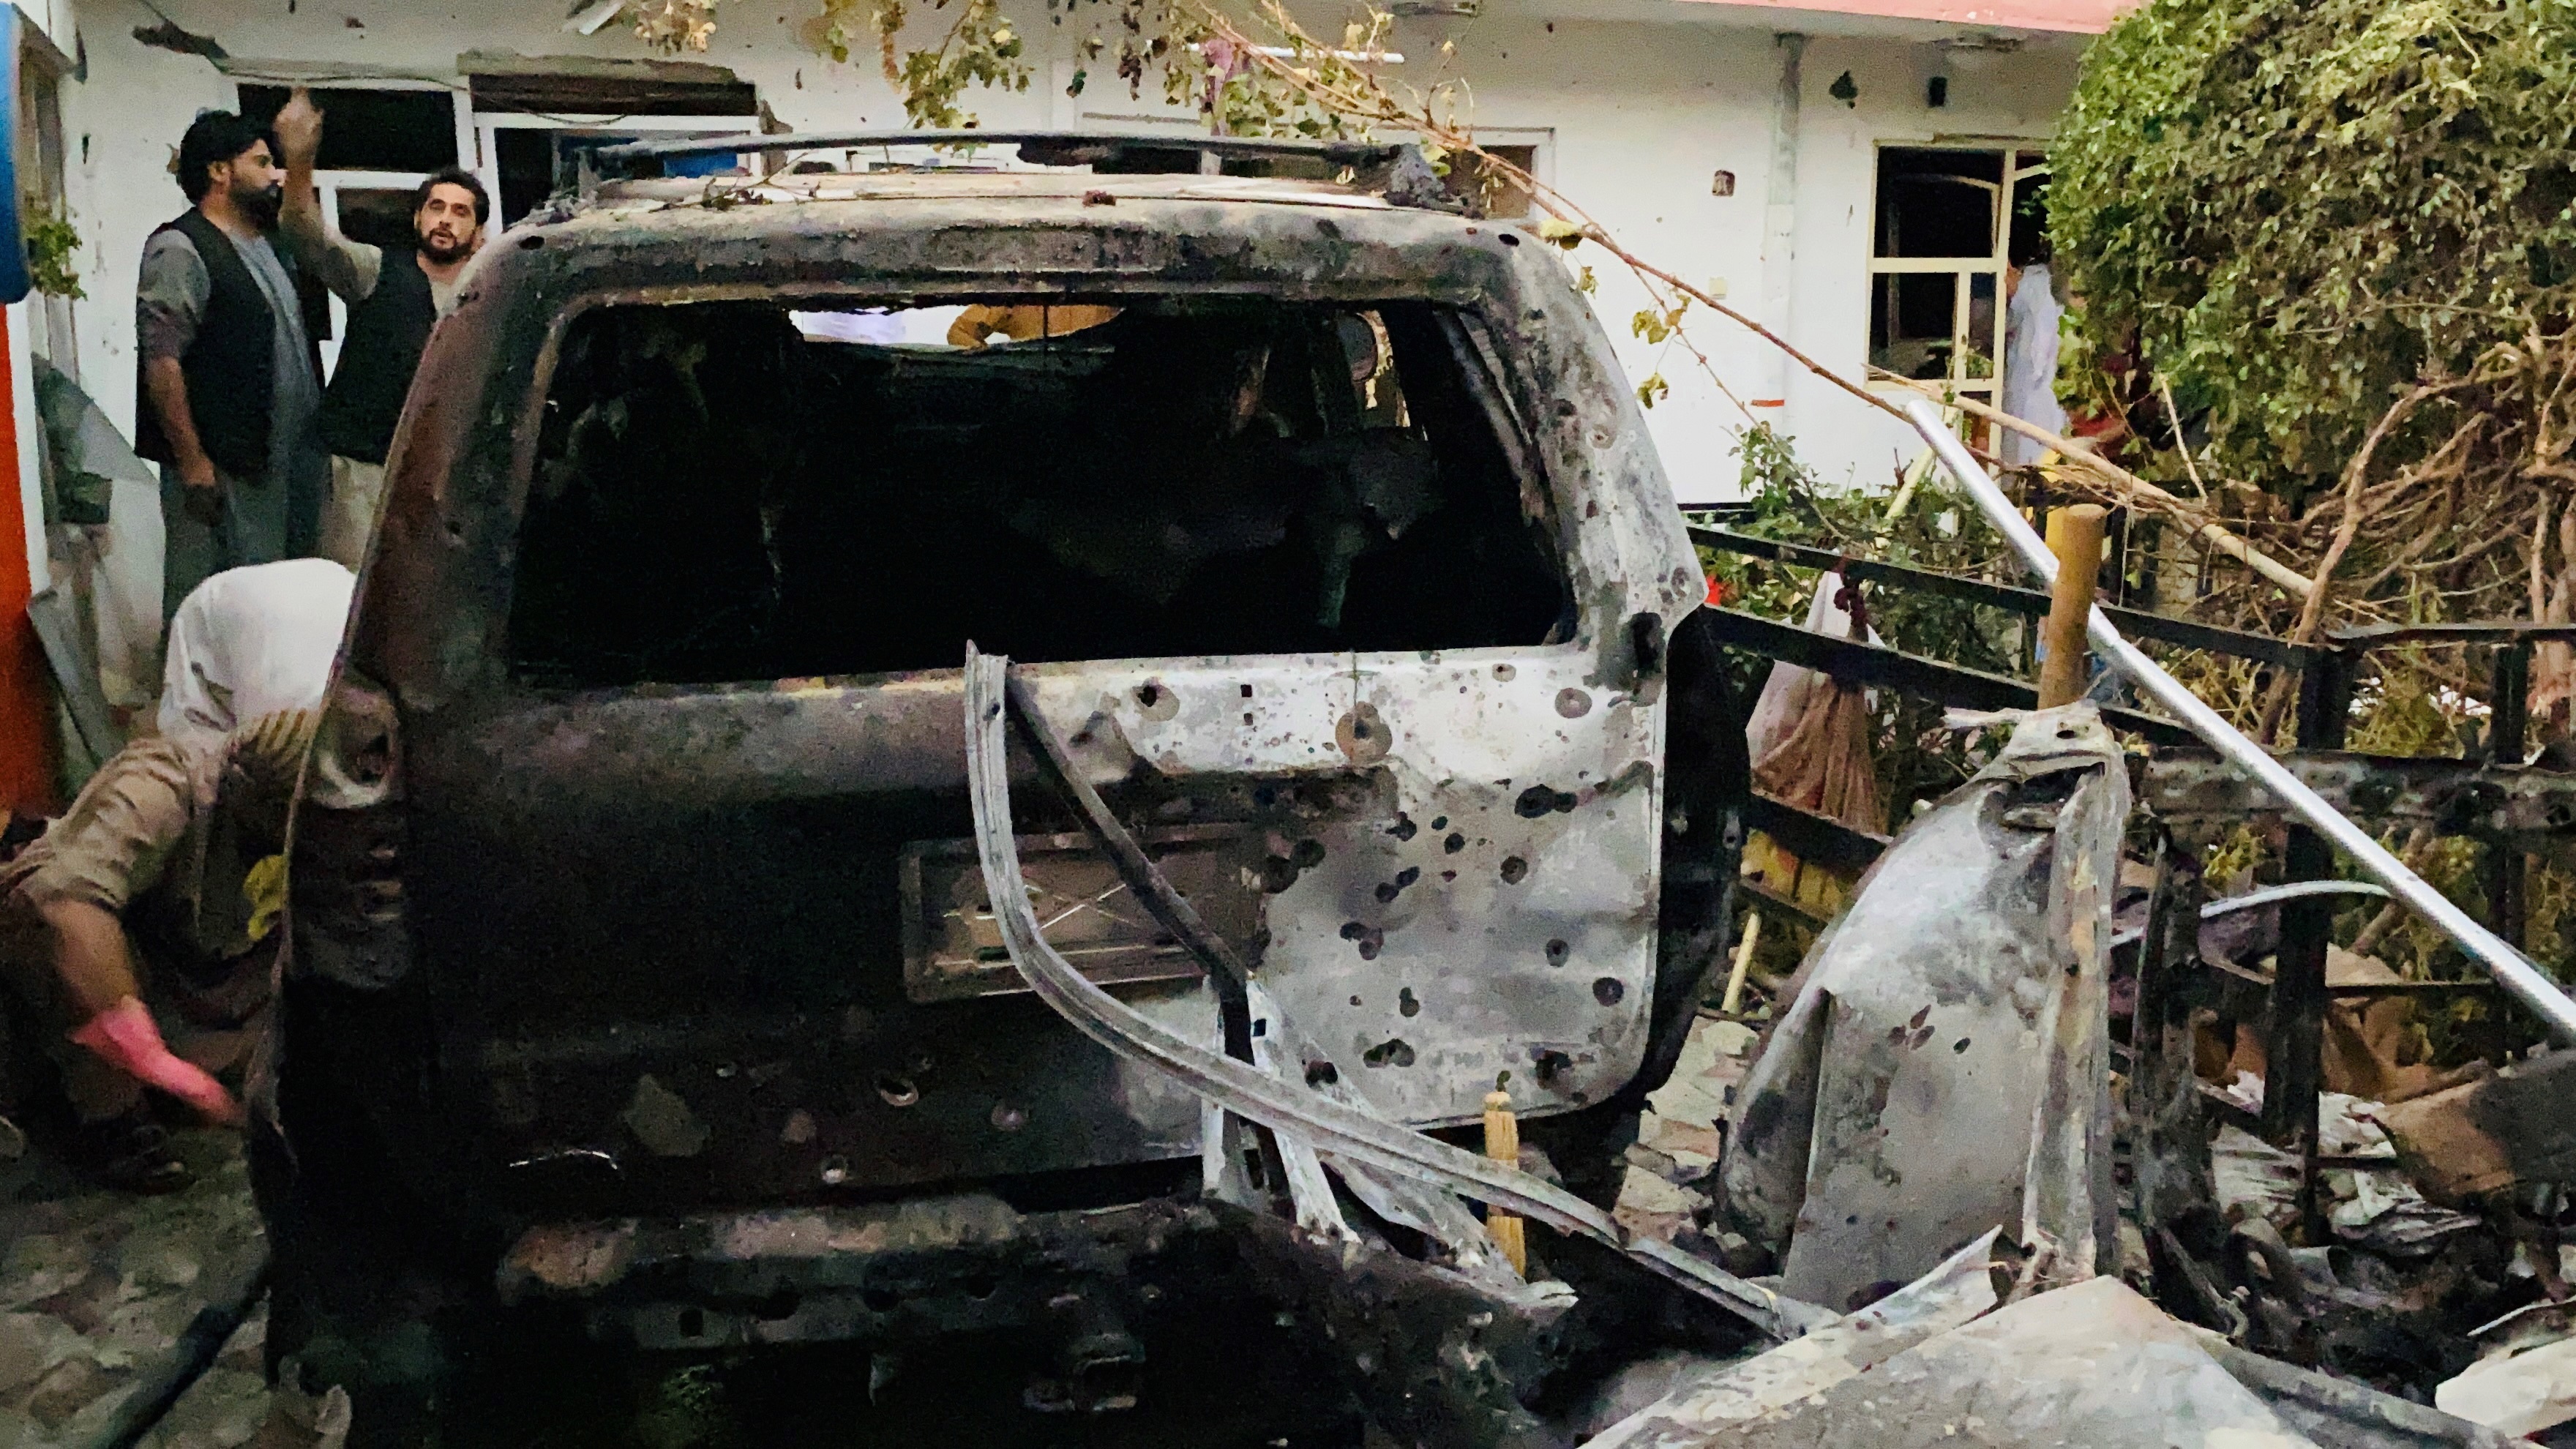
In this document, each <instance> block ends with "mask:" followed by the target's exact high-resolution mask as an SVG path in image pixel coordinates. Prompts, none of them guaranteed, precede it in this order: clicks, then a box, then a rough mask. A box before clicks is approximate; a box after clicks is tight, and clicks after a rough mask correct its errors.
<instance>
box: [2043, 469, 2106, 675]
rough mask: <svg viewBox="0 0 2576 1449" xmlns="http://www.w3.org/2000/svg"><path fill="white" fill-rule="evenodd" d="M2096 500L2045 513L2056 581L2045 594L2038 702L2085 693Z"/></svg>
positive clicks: (2096, 567) (2097, 570) (2095, 567)
mask: <svg viewBox="0 0 2576 1449" xmlns="http://www.w3.org/2000/svg"><path fill="white" fill-rule="evenodd" d="M2107 516H2108V515H2107V513H2106V511H2105V510H2104V509H2103V507H2102V505H2101V504H2098V503H2077V504H2072V505H2070V506H2068V507H2065V508H2059V509H2055V510H2052V511H2051V512H2050V513H2049V515H2048V551H2049V552H2050V553H2053V554H2055V555H2057V587H2056V588H2055V589H2054V590H2053V591H2052V592H2051V593H2050V595H2049V600H2048V622H2047V623H2045V624H2043V625H2041V626H2040V639H2041V640H2042V641H2043V642H2044V643H2045V644H2046V645H2047V646H2048V655H2047V657H2046V658H2044V659H2042V660H2041V661H2040V664H2039V707H2040V708H2041V709H2055V708H2056V707H2057V706H2059V705H2061V704H2073V703H2074V702H2075V701H2077V700H2079V699H2082V698H2083V697H2084V622H2085V618H2086V616H2087V614H2088V613H2089V612H2090V611H2091V609H2092V607H2093V586H2094V580H2095V579H2096V578H2097V577H2098V576H2099V575H2100V574H2101V572H2102V522H2103V519H2104V518H2105V517H2107Z"/></svg>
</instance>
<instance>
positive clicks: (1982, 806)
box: [1719, 704, 2128, 1307]
mask: <svg viewBox="0 0 2576 1449" xmlns="http://www.w3.org/2000/svg"><path fill="white" fill-rule="evenodd" d="M2120 760H2121V757H2120V751H2119V746H2118V744H2117V742H2116V741H2115V740H2114V739H2113V738H2112V736H2111V733H2110V731H2109V730H2108V729H2107V728H2105V727H2104V726H2103V724H2102V722H2101V719H2100V716H2099V714H2098V713H2097V712H2096V711H2095V709H2094V708H2093V706H2091V705H2089V704H2075V705H2069V706H2066V707H2065V708H2062V709H2057V710H2046V711H2040V712H2037V713H2034V714H2031V715H2028V716H2025V717H2024V718H2023V719H2022V720H2021V721H2020V722H2019V724H2018V726H2017V727H2016V728H2015V730H2014V732H2013V737H2012V739H2011V741H2010V742H2009V743H2007V744H2006V745H2005V747H2004V749H2003V751H2002V752H2001V753H2000V754H1999V755H1998V756H1997V757H1996V759H1995V761H1994V763H1993V764H1991V765H1989V766H1987V767H1986V769H1985V770H1983V771H1981V772H1980V773H1979V774H1978V775H1977V776H1976V778H1974V779H1973V780H1971V781H1970V782H1969V783H1968V784H1966V785H1964V786H1962V787H1961V788H1960V789H1958V790H1957V791H1954V792H1953V793H1952V794H1951V795H1950V796H1949V797H1948V798H1947V799H1945V800H1943V801H1942V802H1941V803H1940V804H1939V805H1937V806H1935V807H1934V808H1933V809H1932V810H1930V811H1928V812H1927V813H1925V814H1923V815H1921V816H1918V817H1917V818H1916V819H1915V820H1914V821H1913V822H1912V823H1911V824H1909V825H1908V826H1907V827H1906V829H1905V830H1904V832H1903V833H1901V834H1900V835H1898V836H1897V838H1896V840H1895V843H1894V844H1892V845H1891V846H1890V847H1889V848H1888V851H1887V853H1886V854H1885V855H1883V856H1881V857H1880V859H1879V862H1878V864H1877V865H1876V866H1874V867H1873V868H1872V869H1871V871H1870V873H1869V874H1868V875H1866V876H1864V877H1863V878H1862V880H1861V883H1860V885H1859V888H1858V890H1857V891H1856V892H1855V894H1854V896H1853V899H1852V902H1851V904H1850V906H1849V907H1848V908H1847V909H1846V910H1845V912H1844V913H1843V916H1842V918H1841V919H1840V920H1839V921H1838V922H1837V923H1836V924H1835V925H1834V926H1833V927H1831V928H1830V929H1829V930H1828V931H1827V932H1826V934H1825V935H1824V936H1823V937H1822V938H1820V939H1819V940H1818V941H1817V943H1816V945H1815V947H1814V949H1813V950H1812V951H1811V952H1810V953H1809V956H1808V960H1807V963H1806V964H1805V965H1804V966H1803V967H1801V968H1800V973H1799V975H1800V980H1801V985H1800V988H1799V990H1798V993H1797V996H1796V999H1795V1001H1794V1002H1793V1003H1792V1004H1791V1006H1790V1007H1789V1008H1788V1010H1787V1011H1786V1012H1785V1013H1784V1014H1783V1015H1782V1017H1781V1019H1780V1022H1779V1024H1778V1025H1777V1026H1776V1027H1774V1028H1773V1030H1772V1033H1771V1036H1770V1038H1769V1040H1768V1041H1767V1042H1766V1043H1765V1045H1764V1049H1763V1052H1762V1055H1761V1056H1760V1057H1759V1058H1758V1059H1757V1060H1756V1061H1755V1063H1754V1065H1753V1067H1752V1070H1751V1071H1750V1072H1749V1073H1748V1075H1747V1077H1746V1079H1745V1082H1744V1084H1743V1087H1742V1089H1741V1091H1740V1093H1739V1100H1740V1101H1741V1102H1742V1103H1743V1104H1744V1105H1743V1107H1742V1109H1741V1112H1740V1113H1739V1116H1738V1119H1737V1121H1738V1127H1737V1132H1736V1136H1735V1138H1734V1139H1733V1140H1732V1141H1730V1142H1729V1144H1728V1152H1727V1155H1726V1157H1725V1159H1724V1160H1723V1161H1722V1162H1721V1164H1720V1168H1719V1172H1720V1181H1721V1185H1722V1188H1723V1193H1724V1201H1723V1212H1724V1213H1725V1215H1726V1216H1727V1218H1728V1219H1730V1220H1731V1221H1732V1222H1733V1223H1734V1224H1735V1225H1736V1226H1737V1227H1738V1229H1739V1230H1740V1231H1743V1232H1744V1233H1746V1235H1747V1236H1749V1237H1752V1238H1754V1239H1755V1241H1757V1242H1763V1243H1767V1244H1769V1245H1771V1246H1772V1247H1773V1249H1774V1250H1775V1251H1778V1252H1780V1253H1781V1255H1782V1261H1783V1274H1782V1286H1783V1287H1784V1288H1785V1289H1786V1290H1787V1291H1788V1292H1790V1293H1791V1294H1793V1295H1795V1296H1797V1297H1800V1298H1803V1299H1806V1300H1808V1301H1811V1302H1818V1303H1823V1304H1826V1305H1827V1306H1829V1307H1831V1306H1837V1305H1844V1304H1850V1303H1854V1302H1863V1301H1867V1299H1868V1298H1869V1297H1871V1296H1875V1294H1877V1293H1880V1292H1884V1291H1885V1289H1886V1288H1887V1287H1890V1286H1894V1285H1896V1284H1902V1283H1906V1282H1909V1281H1911V1280H1913V1279H1914V1278H1916V1277H1919V1276H1920V1275H1922V1274H1923V1273H1924V1272H1926V1271H1928V1270H1929V1269H1930V1268H1932V1267H1933V1266H1934V1265H1935V1264H1936V1263H1938V1262H1939V1261H1940V1260H1941V1258H1942V1256H1943V1255H1944V1254H1945V1253H1946V1252H1948V1251H1949V1250H1950V1249H1951V1247H1952V1246H1953V1245H1955V1244H1957V1243H1958V1242H1960V1241H1962V1240H1963V1239H1966V1238H1968V1237H1971V1236H1973V1235H1974V1234H1976V1233H1978V1232H1981V1231H1983V1230H1985V1229H1987V1228H1990V1227H1993V1226H1995V1225H1997V1224H2003V1225H2005V1227H2006V1230H2007V1231H2008V1232H2009V1233H2011V1234H2012V1235H2013V1236H2014V1237H2015V1239H2016V1240H2017V1241H2020V1242H2023V1243H2025V1244H2034V1243H2037V1244H2045V1245H2048V1246H2050V1247H2051V1248H2052V1249H2053V1250H2054V1251H2056V1252H2058V1253H2060V1254H2061V1255H2063V1256H2062V1257H2061V1259H2060V1269H2061V1271H2063V1272H2064V1273H2066V1274H2067V1275H2068V1276H2070V1277H2082V1276H2085V1275H2086V1274H2088V1273H2089V1272H2091V1271H2092V1265H2093V1263H2094V1262H2095V1261H2096V1254H2097V1252H2102V1251H2106V1250H2107V1248H2108V1245H2109V1242H2110V1238H2111V1231H2112V1213H2113V1207H2114V1204H2113V1202H2112V1199H2111V1195H2110V1192H2109V1185H2110V1178H2109V1174H2110V1165H2111V1164H2110V1151H2109V1137H2108V1134H2109V1100H2108V1095H2107V1090H2106V1088H2105V1086H2104V1082H2105V1081H2106V1074H2107V1071H2108V1066H2109V1063H2108V1035H2107V1033H2108V1012H2109V1001H2110V996H2109V992H2110V971H2109V959H2110V938H2111V917H2110V911H2111V896H2112V887H2113V884H2114V882H2115V881H2116V879H2117V870H2118V863H2119V846H2120V836H2121V831H2122V828H2123V825H2124V824H2125V822H2126V819H2127V815H2128V778H2127V774H2126V772H2125V771H2124V770H2123V769H2122V768H2121V763H2120Z"/></svg>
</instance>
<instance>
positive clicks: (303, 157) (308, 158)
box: [269, 86, 322, 169]
mask: <svg viewBox="0 0 2576 1449" xmlns="http://www.w3.org/2000/svg"><path fill="white" fill-rule="evenodd" d="M269 128H270V129H271V130H273V131H275V132H276V133H277V145H278V149H279V150H281V151H284V152H285V153H286V154H285V155H284V156H282V157H280V158H279V159H280V160H282V161H284V162H285V163H286V165H287V166H288V167H289V168H290V169H292V168H296V167H305V166H311V165H312V164H313V156H314V153H315V152H317V151H319V150H321V149H322V112H321V109H320V108H319V107H317V106H315V105H314V104H313V93H312V92H311V91H309V90H306V89H305V88H304V87H302V86H297V87H296V88H295V93H294V94H293V95H290V96H288V97H287V99H286V104H285V105H284V106H283V107H281V108H280V109H279V110H278V113H277V119H276V120H274V121H271V122H270V123H269Z"/></svg>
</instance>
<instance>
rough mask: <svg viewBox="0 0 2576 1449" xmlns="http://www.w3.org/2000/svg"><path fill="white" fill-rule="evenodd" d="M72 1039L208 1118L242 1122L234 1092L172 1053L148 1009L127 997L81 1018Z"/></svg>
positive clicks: (231, 1124)
mask: <svg viewBox="0 0 2576 1449" xmlns="http://www.w3.org/2000/svg"><path fill="white" fill-rule="evenodd" d="M72 1041H73V1042H74V1043H75V1044H76V1045H79V1046H84V1047H87V1048H89V1049H90V1050H91V1051H92V1052H95V1053H97V1054H98V1056H99V1057H100V1058H101V1059H102V1060H104V1061H106V1062H107V1063H108V1065H110V1066H113V1067H115V1068H116V1069H117V1070H118V1071H121V1072H124V1073H125V1074H127V1075H128V1076H131V1077H133V1078H135V1079H136V1080H137V1081H140V1082H142V1083H143V1084H144V1085H146V1086H151V1087H159V1088H160V1089H161V1090H162V1091H165V1092H167V1093H169V1094H170V1095H171V1096H173V1097H176V1098H178V1099H179V1100H180V1101H182V1102H185V1103H187V1104H188V1105H189V1106H191V1107H194V1108H196V1109H197V1110H198V1111H199V1112H201V1113H203V1114H205V1116H206V1117H207V1118H208V1119H209V1120H211V1121H214V1122H219V1123H222V1124H223V1125H225V1126H228V1127H238V1126H240V1125H241V1123H242V1109H241V1104H240V1103H239V1102H236V1101H234V1100H233V1094H232V1093H230V1092H227V1091H225V1090H224V1084H223V1083H221V1082H218V1081H216V1080H215V1079H214V1078H213V1077H212V1076H210V1075H208V1074H207V1072H206V1070H205V1069H204V1068H203V1067H199V1066H194V1065H191V1064H190V1063H187V1062H183V1061H181V1060H179V1059H178V1058H177V1057H175V1056H172V1055H171V1054H170V1048H169V1047H168V1046H166V1045H164V1044H163V1043H162V1040H161V1028H159V1027H158V1026H155V1025H153V1023H152V1013H151V1012H149V1011H146V1010H144V1009H143V1003H142V1002H140V1001H137V1000H135V999H134V998H133V997H131V996H129V997H126V998H125V999H124V1000H122V1001H119V1002H118V1003H116V1004H115V1005H114V1006H111V1007H109V1008H108V1009H107V1010H105V1011H102V1012H100V1013H99V1014H98V1015H96V1016H93V1017H91V1018H90V1019H89V1020H88V1021H87V1022H85V1023H83V1024H82V1026H81V1028H80V1030H78V1031H75V1032H73V1033H72Z"/></svg>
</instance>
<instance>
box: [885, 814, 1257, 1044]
mask: <svg viewBox="0 0 2576 1449" xmlns="http://www.w3.org/2000/svg"><path fill="white" fill-rule="evenodd" d="M1144 843H1145V844H1146V846H1147V848H1148V849H1149V850H1151V851H1152V852H1153V853H1154V859H1155V863H1156V864H1157V865H1158V866H1160V867H1161V868H1162V869H1163V870H1164V871H1165V872H1166V873H1167V874H1168V875H1170V877H1171V878H1172V881H1173V884H1174V886H1175V887H1176V888H1177V889H1179V890H1180V891H1181V892H1182V893H1183V894H1185V895H1186V896H1188V897H1189V898H1190V899H1191V900H1192V901H1193V902H1195V903H1196V904H1197V906H1198V907H1199V910H1200V911H1201V913H1202V915H1203V916H1204V917H1205V918H1206V920H1207V922H1208V924H1209V926H1210V928H1211V929H1213V930H1215V931H1217V932H1219V933H1220V934H1222V935H1224V936H1225V937H1226V938H1228V939H1230V940H1232V941H1235V942H1238V943H1245V942H1249V941H1251V939H1252V937H1253V934H1254V933H1255V932H1256V931H1258V930H1259V929H1260V926H1261V885H1260V881H1261V878H1260V876H1259V875H1258V874H1257V868H1258V867H1259V865H1260V864H1261V861H1262V858H1263V857H1262V854H1261V849H1260V841H1259V840H1258V839H1256V838H1254V837H1253V836H1252V835H1250V834H1249V833H1248V832H1246V831H1245V830H1243V829H1242V828H1240V827H1234V826H1223V825H1209V826H1194V827H1186V828H1182V829H1177V830H1163V831H1156V832H1154V833H1152V834H1150V835H1148V836H1147V837H1146V839H1145V842H1144ZM1019 850H1020V862H1021V867H1022V869H1023V870H1024V871H1025V872H1026V874H1027V876H1028V879H1029V887H1030V889H1031V890H1033V891H1034V892H1036V897H1037V898H1036V905H1037V912H1038V920H1039V922H1040V923H1041V924H1042V925H1044V926H1045V927H1046V932H1047V939H1048V940H1049V941H1052V942H1054V943H1055V947H1056V949H1057V950H1059V951H1062V952H1063V953H1064V957H1065V959H1066V960H1068V961H1071V962H1072V963H1073V964H1074V966H1075V968H1076V969H1077V970H1079V971H1081V972H1082V974H1083V975H1084V976H1085V977H1088V978H1089V979H1091V980H1093V981H1096V982H1099V983H1100V984H1101V985H1103V986H1110V985H1121V984H1125V983H1129V982H1136V981H1187V980H1191V979H1193V978H1195V977H1197V976H1198V974H1199V966H1198V963H1197V962H1196V961H1195V960H1193V959H1192V958H1191V956H1190V953H1189V950H1188V948H1186V947H1185V946H1183V945H1182V944H1181V943H1180V942H1178V941H1176V940H1174V939H1173V938H1172V937H1171V935H1170V934H1169V933H1168V932H1165V931H1164V930H1163V929H1162V927H1161V926H1159V925H1158V924H1156V922H1155V921H1154V918H1153V917H1152V916H1151V915H1150V914H1148V913H1147V911H1146V910H1145V908H1144V906H1143V905H1141V904H1140V903H1138V901H1137V900H1136V898H1135V897H1134V896H1133V895H1132V894H1130V893H1129V891H1128V889H1127V886H1126V883H1125V882H1123V881H1121V880H1120V879H1119V878H1118V871H1117V868H1116V867H1115V866H1113V865H1111V864H1110V862H1109V861H1108V860H1107V859H1106V858H1104V857H1103V856H1101V855H1100V854H1099V852H1097V851H1095V850H1094V849H1092V846H1091V840H1090V838H1089V837H1088V836H1083V835H1026V836H1022V837H1020V841H1019ZM900 869H901V872H902V881H903V910H904V944H903V984H904V994H905V995H906V996H907V997H909V998H910V999H911V1000H913V1001H915V1002H932V1001H960V1000H966V999H969V998H972V997H978V996H1006V995H1009V994H1011V993H1013V992H1019V991H1026V990H1028V989H1029V988H1028V983H1027V982H1026V981H1023V980H1022V979H1021V978H1020V973H1019V971H1018V969H1017V968H1015V967H1014V966H1012V965H1011V953H1010V952H1009V951H1007V950H1005V949H1003V946H1002V931H1001V927H999V926H998V925H996V924H994V921H993V907H992V903H991V902H989V901H987V900H985V899H984V873H983V870H982V868H981V867H980V866H978V865H977V864H976V862H975V842H973V841H971V840H923V841H915V842H913V843H912V844H910V845H907V846H905V847H904V848H903V856H902V865H901V867H900Z"/></svg>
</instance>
